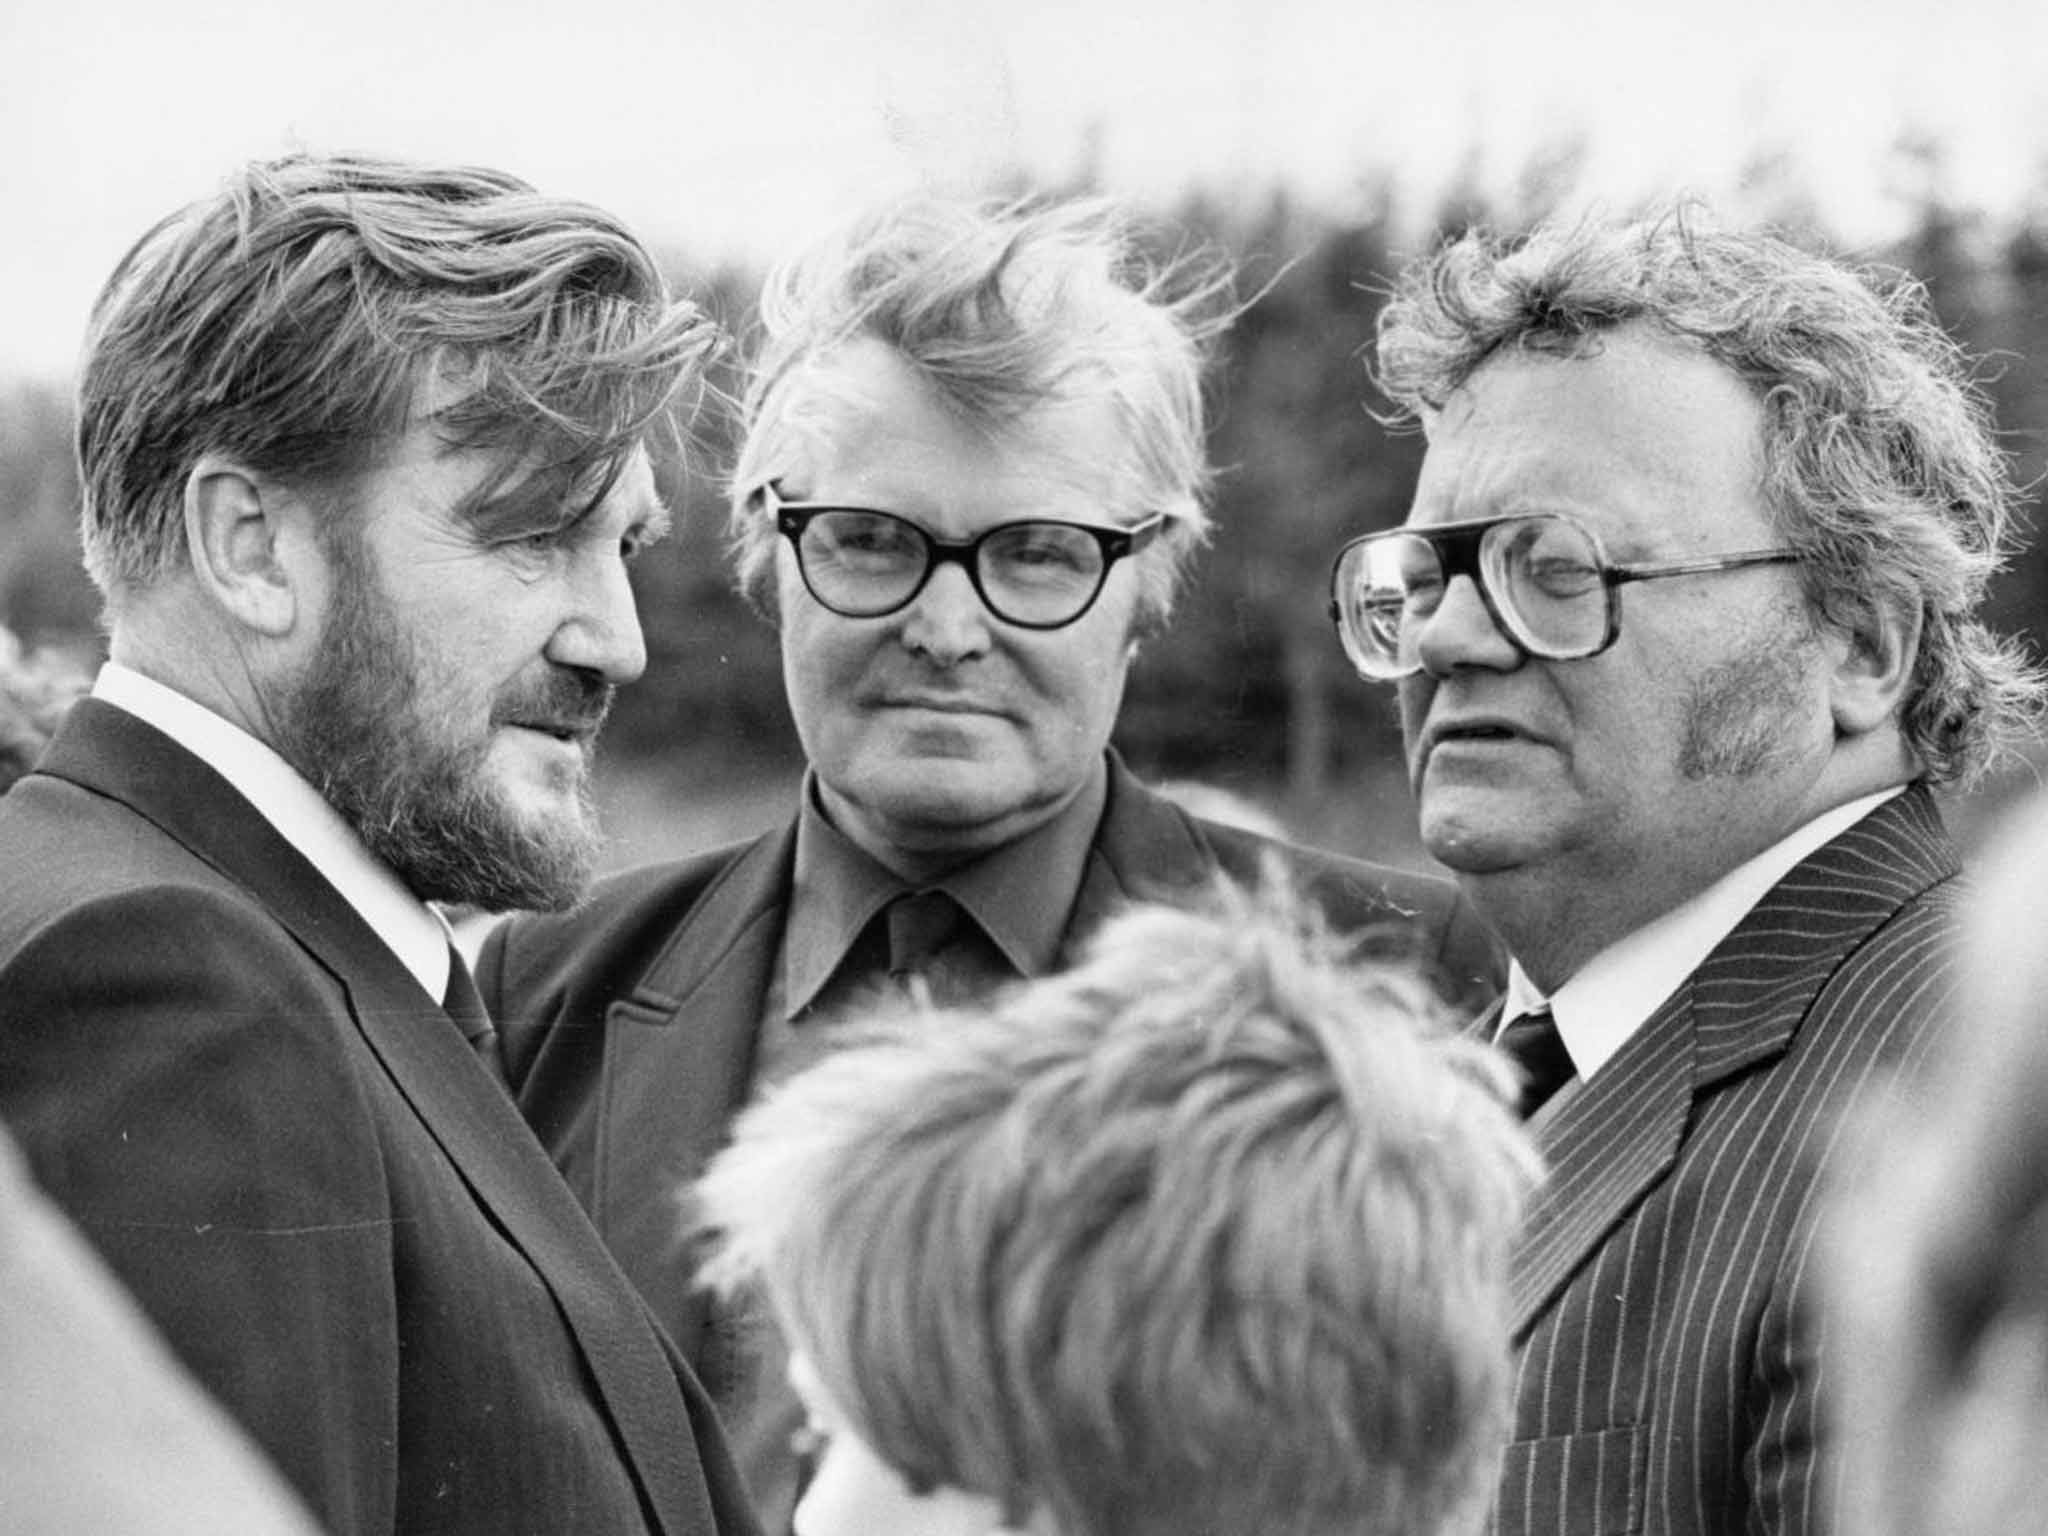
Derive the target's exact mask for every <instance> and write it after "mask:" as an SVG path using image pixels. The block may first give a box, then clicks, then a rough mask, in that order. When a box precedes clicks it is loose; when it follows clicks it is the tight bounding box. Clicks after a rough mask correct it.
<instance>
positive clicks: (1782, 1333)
mask: <svg viewBox="0 0 2048 1536" xmlns="http://www.w3.org/2000/svg"><path fill="white" fill-rule="evenodd" d="M1958 873H1959V866H1958V861H1957V856H1956V851H1955V848H1954V846H1953V845H1952V844H1951V843H1950V841H1949V839H1948V836H1947V833H1946V832H1945V831H1944V830H1943V828H1942V825H1941V820H1940V817H1939V815H1938V813H1937V812H1936V810H1935V807H1934V803H1933V801H1932V799H1931V797H1930V796H1929V795H1928V794H1927V792H1926V790H1925V789H1924V788H1919V787H1916V788H1914V789H1911V790H1909V791H1908V792H1907V793H1906V794H1904V795H1902V796H1900V797H1899V798H1897V799H1895V800H1892V801H1890V802H1888V803H1886V804H1885V805H1884V806H1882V807H1880V808H1879V809H1878V810H1876V811H1874V812H1873V813H1872V814H1871V815H1869V816H1868V817H1866V818H1864V820H1863V821H1861V822H1859V823H1858V824H1857V825H1856V826H1854V827H1852V828H1850V829H1849V831H1847V832H1846V833H1844V834H1843V835H1842V836H1840V837H1838V838H1837V839H1835V840H1834V841H1833V842H1832V843H1829V844H1828V845H1827V846H1826V847H1824V848H1822V849H1820V850H1819V851H1818V852H1816V853H1815V854H1814V855H1812V856H1811V857H1810V858H1808V859H1807V860H1806V861H1805V862H1804V863H1802V864H1800V865H1799V866H1798V867H1797V868H1796V869H1794V870H1793V871H1792V872H1791V873H1790V874H1789V875H1787V876H1786V878H1785V879H1784V880H1783V881H1782V882H1781V883H1780V884H1779V885H1778V886H1777V887H1776V888H1775V889H1774V890H1772V891H1771V892H1770V893H1769V894H1768V895H1766V896H1765V897H1764V899H1763V900H1762V901H1761V902H1760V903H1758V905H1757V906H1756V908H1755V909H1754V910H1753V911H1752V912H1751V913H1750V914H1749V915H1748V916H1747V917H1746V918H1745V919H1744V920H1743V921H1742V923H1741V924H1740V925H1739V926H1738V927H1737V928H1736V930H1735V931H1734V932H1733V933H1731V934H1730V935H1729V936H1728V938H1727V939H1725V940H1724V941H1723V942H1722V943H1721V945H1720V947H1719V948H1717V949H1716V950H1715V951H1714V953H1713V954H1712V955H1710V956H1709V957H1708V958H1707V960H1706V961H1705V963H1704V964H1702V965H1701V967H1700V968H1699V970H1698V971H1697V972H1695V973H1694V975H1693V976H1692V977H1691V978H1690V979H1689V980H1688V981H1687V982H1686V984H1685V985H1684V986H1682V987H1681V988H1680V989H1679V990H1678V992H1677V993H1676V994H1674V995H1673V996H1672V997H1671V998H1670V999H1669V1000H1667V1001H1666V1002H1665V1003H1664V1005H1663V1006H1662V1007H1660V1008H1659V1009H1658V1010H1657V1012H1656V1013H1655V1014H1654V1015H1653V1016H1652V1017H1651V1018H1650V1019H1649V1020H1648V1021H1647V1022H1646V1023H1645V1024H1644V1026H1643V1028H1642V1029H1641V1030H1640V1031H1639V1032H1638V1033H1637V1034H1636V1035H1635V1037H1634V1038H1633V1039H1631V1040H1630V1041H1629V1043H1628V1044H1627V1045H1626V1046H1624V1047H1623V1048H1622V1050H1621V1052H1620V1053H1619V1054H1618V1055H1617V1056H1616V1057H1615V1058H1614V1060H1613V1061H1612V1062H1610V1063H1609V1064H1608V1066H1607V1067H1606V1068H1605V1069H1604V1070H1603V1071H1602V1072H1601V1073H1600V1074H1599V1075H1598V1076H1597V1077H1595V1078H1594V1079H1593V1080H1592V1082H1590V1083H1588V1084H1587V1085H1586V1086H1585V1087H1584V1088H1583V1089H1582V1090H1581V1091H1580V1092H1579V1093H1578V1094H1576V1095H1575V1096H1573V1097H1572V1098H1571V1099H1569V1100H1568V1101H1566V1102H1564V1103H1563V1104H1561V1105H1560V1106H1559V1109H1558V1111H1557V1113H1556V1114H1555V1115H1554V1116H1553V1117H1551V1119H1550V1120H1549V1121H1548V1122H1547V1123H1546V1124H1544V1125H1542V1126H1541V1127H1540V1129H1539V1140H1540V1142H1541V1144H1542V1148H1543V1152H1544V1155H1545V1157H1546V1158H1547V1159H1548V1161H1549V1164H1550V1168H1551V1176H1550V1178H1549V1180H1548V1181H1547V1183H1546V1184H1545V1185H1544V1187H1543V1189H1542V1190H1541V1191H1540V1192H1539V1194H1538V1196H1537V1198H1536V1201H1535V1204H1534V1206H1533V1208H1532V1209H1531V1211H1530V1213H1529V1216H1528V1219H1527V1221H1526V1223H1525V1225H1524V1228H1523V1231H1522V1233H1521V1235H1520V1238H1519V1240H1518V1244H1517V1248H1516V1252H1515V1256H1514V1261H1513V1275H1512V1284H1513V1306H1514V1324H1515V1337H1516V1341H1517V1343H1518V1345H1519V1346H1520V1347H1521V1349H1522V1355H1521V1361H1520V1368H1519V1377H1518V1382H1517V1397H1516V1405H1515V1422H1514V1432H1513V1433H1514V1439H1513V1441H1512V1443H1511V1444H1510V1445H1509V1446H1508V1448H1507V1450H1506V1452H1505V1453H1504V1456H1503V1461H1502V1468H1501V1484H1500V1496H1499V1499H1498V1500H1497V1505H1496V1509H1495V1514H1494V1525H1493V1530H1494V1531H1495V1532H1496V1533H1497V1536H1537V1533H1541V1536H1618V1533H1625V1532H1638V1531H1640V1532H1650V1533H1656V1536H1695V1533H1698V1536H1707V1533H1713V1536H1721V1533H1736V1532H1741V1533H1749V1536H1760V1533H1774V1536H1775V1533H1808V1532H1831V1531H1834V1530H1836V1529H1837V1527H1836V1526H1835V1525H1833V1524H1832V1523H1831V1521H1830V1517H1829V1506H1830V1505H1831V1504H1832V1503H1833V1502H1834V1501H1833V1500H1832V1498H1831V1497H1830V1495H1829V1491H1828V1487H1827V1475H1828V1469H1827V1468H1826V1467H1825V1466H1824V1465H1823V1462H1822V1458H1821V1455H1820V1452H1821V1451H1822V1450H1823V1448H1824V1441H1825V1435H1826V1429H1825V1425H1824V1421H1823V1411H1824V1407H1825V1403H1824V1399H1825V1395H1826V1390H1827V1387H1826V1383H1825V1381H1824V1380H1823V1377H1822V1371H1821V1364H1820V1361H1821V1354H1822V1350H1821V1334H1822V1330H1823V1327H1824V1319H1823V1318H1822V1317H1821V1316H1820V1315H1819V1314H1818V1311H1817V1309H1816V1301H1815V1297H1816V1294H1817V1290H1818V1287H1819V1281H1820V1277H1819V1274H1818V1267H1819V1256H1818V1253H1817V1251H1816V1246H1817V1245H1816V1241H1815V1231H1816V1217H1817V1215H1818V1206H1819V1201H1820V1195H1821V1190H1822V1185H1823V1183H1824V1174H1825V1171H1826V1169H1827V1167H1828V1164H1829V1162H1830V1160H1831V1159H1832V1158H1834V1157H1837V1156H1840V1155H1841V1154H1842V1149H1843V1145H1844V1138H1843V1135H1842V1130H1841V1125H1840V1112H1841V1110H1842V1109H1843V1108H1844V1107H1845V1106H1847V1105H1849V1104H1851V1103H1853V1102H1855V1101H1856V1100H1857V1099H1859V1098H1861V1097H1863V1096H1865V1095H1867V1094H1869V1093H1870V1092H1872V1091H1873V1090H1874V1089H1876V1088H1878V1087H1879V1086H1880V1085H1882V1084H1883V1083H1884V1082H1886V1081H1888V1080H1889V1079H1890V1078H1891V1076H1892V1075H1893V1074H1894V1073H1895V1072H1897V1071H1904V1072H1906V1073H1909V1074H1910V1073H1917V1072H1918V1071H1919V1070H1921V1069H1922V1068H1923V1067H1924V1065H1925V1064H1926V1062H1927V1060H1928V1058H1929V1056H1930V1054H1931V1052H1932V1050H1933V1048H1934V1045H1935V1040H1936V1036H1937V1035H1938V1033H1939V1030H1940V1027H1941V1025H1942V1024H1943V1022H1944V1021H1945V1019H1946V1018H1947V1016H1948V1014H1949V1012H1950V1007H1951V1000H1952V990H1953V982H1954V976H1953V970H1952V966H1951V964H1950V957H1949V953H1948V951H1949V946H1950V938H1951V935H1952V933H1953V929H1954V918H1955V902H1956V897H1957V896H1958V894H1959V884H1958V881H1957V878H1956V877H1957V875H1958ZM1845 1536H1847V1533H1845Z"/></svg>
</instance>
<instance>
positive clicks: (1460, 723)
mask: <svg viewBox="0 0 2048 1536" xmlns="http://www.w3.org/2000/svg"><path fill="white" fill-rule="evenodd" d="M1514 742H1524V743H1528V744H1531V745H1534V744H1536V738H1535V737H1534V736H1532V735H1531V734H1530V733H1529V732H1527V731H1525V730H1523V729H1522V728H1521V727H1519V726H1516V725H1513V724H1510V723H1509V722H1508V721H1505V720H1496V719H1471V720H1450V721H1445V722H1444V723H1442V724H1440V725H1432V726H1430V727H1429V729H1428V731H1427V732H1426V733H1425V735H1424V737H1423V755H1424V756H1425V757H1426V756H1428V755H1429V754H1430V753H1432V752H1434V751H1436V750H1437V748H1439V747H1455V746H1481V747H1485V746H1505V745H1508V744H1510V743H1514Z"/></svg>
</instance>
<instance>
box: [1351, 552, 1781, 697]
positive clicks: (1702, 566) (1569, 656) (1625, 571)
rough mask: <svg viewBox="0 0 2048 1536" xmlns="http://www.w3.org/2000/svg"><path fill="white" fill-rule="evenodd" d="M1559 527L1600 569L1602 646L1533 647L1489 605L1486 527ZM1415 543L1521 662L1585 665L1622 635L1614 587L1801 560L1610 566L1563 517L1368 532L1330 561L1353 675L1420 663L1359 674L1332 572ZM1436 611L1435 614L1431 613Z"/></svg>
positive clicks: (1768, 555)
mask: <svg viewBox="0 0 2048 1536" xmlns="http://www.w3.org/2000/svg"><path fill="white" fill-rule="evenodd" d="M1544 521H1549V522H1558V523H1563V524H1564V525H1565V526H1567V527H1568V528H1570V529H1572V530H1573V531H1574V532H1575V533H1577V534H1579V536H1580V537H1582V538H1583V539H1585V541H1586V543H1587V544H1588V545H1589V546H1590V547H1591V549H1592V551H1593V563H1594V569H1595V570H1597V571H1598V572H1599V575H1600V585H1601V588H1602V590H1603V592H1604V594H1605V602H1606V608H1607V617H1606V623H1605V624H1604V626H1603V627H1602V631H1601V637H1600V643H1599V644H1597V645H1595V646H1593V647H1592V648H1591V649H1590V650H1583V651H1582V650H1572V651H1568V652H1564V653H1562V654H1556V653H1551V652H1546V651H1541V650H1538V649H1537V648H1536V647H1535V646H1534V645H1531V644H1530V643H1529V642H1528V641H1527V640H1525V639H1524V638H1523V637H1522V636H1521V635H1519V634H1517V633H1516V632H1515V628H1514V626H1513V625H1511V624H1510V623H1509V622H1508V621H1507V619H1506V617H1505V616H1504V615H1503V613H1502V611H1501V608H1500V605H1499V604H1498V603H1497V602H1496V601H1495V599H1494V594H1493V589H1492V588H1491V587H1490V586H1489V585H1488V584H1487V581H1486V578H1485V576H1484V574H1483V573H1482V572H1481V569H1480V565H1479V547H1480V545H1481V543H1482V542H1483V541H1484V540H1485V537H1486V534H1487V532H1488V530H1490V529H1493V528H1498V527H1500V526H1501V525H1502V524H1504V523H1529V522H1544ZM1401 537H1406V538H1415V539H1421V540H1422V541H1423V542H1424V543H1426V544H1428V545H1429V546H1430V549H1431V550H1432V551H1433V552H1434V553H1435V555H1436V563H1437V565H1438V567H1439V568H1440V569H1441V570H1442V571H1443V576H1444V592H1445V595H1446V596H1448V595H1449V593H1450V589H1451V583H1452V582H1453V581H1455V580H1456V579H1457V578H1458V577H1460V576H1465V577H1468V578H1470V580H1471V582H1472V586H1473V588H1474V590H1476V591H1477V592H1478V593H1479V600H1480V602H1482V603H1483V604H1485V606H1486V616H1487V617H1488V618H1489V619H1491V620H1492V621H1493V627H1494V628H1495V629H1497V630H1498V631H1500V633H1501V634H1502V635H1503V636H1504V637H1505V638H1506V639H1507V641H1508V643H1509V644H1510V645H1512V646H1514V648H1515V649H1516V650H1517V651H1519V652H1521V654H1522V655H1523V656H1525V657H1532V658H1534V659H1536V660H1538V661H1585V660H1587V659H1588V658H1590V657H1593V656H1598V655H1599V654H1600V653H1601V652H1602V651H1604V650H1606V649H1607V648H1608V647H1609V646H1611V645H1613V644H1614V642H1615V641H1616V640H1617V639H1619V638H1620V637H1621V594H1620V591H1619V590H1618V589H1619V588H1621V587H1624V586H1626V585H1628V584H1629V583H1630V582H1633V581H1661V580H1663V579H1664V578H1665V577H1667V576H1703V575H1708V574H1711V573H1713V572H1715V571H1738V570H1744V569H1747V568H1749V567H1751V566H1761V565H1786V564H1792V563H1795V562H1797V561H1798V560H1800V559H1801V558H1802V557H1801V555H1800V552H1799V551H1798V550H1796V549H1793V548H1791V547H1790V546H1789V545H1779V546H1777V547H1775V548H1771V549H1742V550H1731V551H1729V552H1728V553H1727V554H1724V555H1702V556H1700V557H1698V558H1697V559H1692V560H1653V561H1636V562H1633V563H1629V564H1616V563H1614V562H1612V561H1610V560H1609V559H1608V558H1607V547H1606V545H1604V544H1602V543H1601V542H1600V536H1599V535H1598V534H1597V533H1595V532H1594V531H1593V530H1592V529H1590V528H1588V527H1587V526H1586V525H1585V524H1584V523H1582V522H1580V521H1579V520H1578V519H1577V518H1575V517H1572V516H1571V515H1569V514H1568V513H1564V512H1510V513H1508V514H1506V515H1505V516H1501V517H1475V518H1468V519H1466V520H1464V521H1462V522H1455V523H1435V524H1431V525H1429V526H1427V527H1421V528H1409V527H1402V528H1382V529H1379V530H1378V531H1376V532H1373V533H1364V534H1360V535H1359V536H1358V537H1357V538H1355V539H1348V540H1346V541H1345V543H1344V545H1343V547H1342V548H1340V549H1339V550H1338V551H1337V553H1336V556H1335V557H1334V558H1333V559H1332V560H1331V561H1330V606H1329V611H1330V618H1331V621H1332V622H1333V623H1334V624H1335V625H1336V627H1337V641H1338V644H1339V646H1340V647H1341V648H1342V649H1343V651H1344V654H1345V657H1346V658H1347V659H1348V660H1350V661H1351V665H1352V670H1354V671H1355V672H1357V673H1358V675H1359V676H1360V677H1361V678H1363V679H1364V680H1365V681H1367V682H1369V683H1398V682H1400V681H1401V680H1402V679H1403V678H1409V677H1413V676H1414V675H1415V674H1416V673H1418V672H1420V671H1421V670H1422V669H1423V666H1422V662H1421V660H1420V659H1419V658H1418V659H1417V660H1416V662H1415V664H1414V665H1413V666H1411V667H1409V668H1407V669H1406V670H1405V671H1401V672H1393V673H1389V674H1388V675H1387V676H1384V677H1381V676H1377V675H1375V674H1372V673H1369V672H1367V671H1365V669H1364V668H1362V667H1360V666H1359V665H1358V662H1357V660H1356V658H1355V657H1354V656H1353V653H1352V647H1351V645H1350V644H1349V643H1348V642H1347V639H1346V632H1345V626H1344V599H1343V594H1342V593H1341V592H1340V591H1339V590H1338V587H1337V574H1338V572H1339V571H1341V570H1342V569H1343V567H1344V559H1345V556H1347V555H1349V554H1350V553H1351V551H1352V550H1353V549H1356V548H1357V547H1358V546H1360V545H1362V544H1374V543H1383V542H1385V541H1387V540H1390V539H1394V538H1401ZM1432 613H1434V610H1432Z"/></svg>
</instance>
